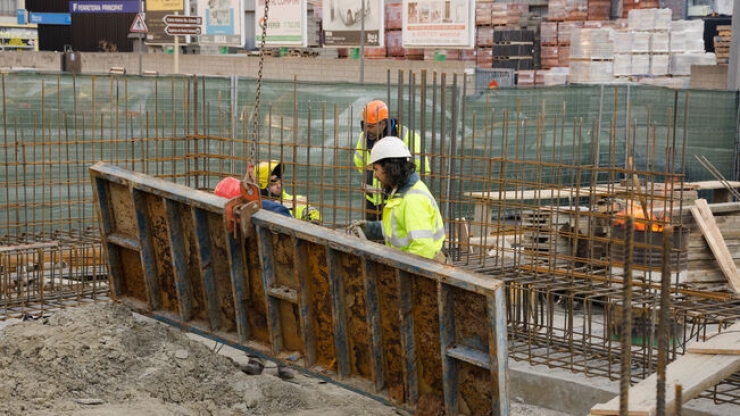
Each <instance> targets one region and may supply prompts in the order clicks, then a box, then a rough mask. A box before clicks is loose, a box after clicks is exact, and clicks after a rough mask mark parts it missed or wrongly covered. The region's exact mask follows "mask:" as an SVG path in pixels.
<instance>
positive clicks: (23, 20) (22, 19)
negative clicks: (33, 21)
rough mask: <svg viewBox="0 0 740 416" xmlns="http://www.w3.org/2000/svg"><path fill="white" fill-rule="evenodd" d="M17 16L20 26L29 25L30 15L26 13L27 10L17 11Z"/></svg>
mask: <svg viewBox="0 0 740 416" xmlns="http://www.w3.org/2000/svg"><path fill="white" fill-rule="evenodd" d="M15 15H16V16H17V17H18V24H19V25H27V24H28V13H26V9H16V10H15Z"/></svg>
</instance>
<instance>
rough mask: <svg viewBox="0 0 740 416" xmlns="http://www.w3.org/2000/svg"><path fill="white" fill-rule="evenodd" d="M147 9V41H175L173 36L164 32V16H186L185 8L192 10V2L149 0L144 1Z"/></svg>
mask: <svg viewBox="0 0 740 416" xmlns="http://www.w3.org/2000/svg"><path fill="white" fill-rule="evenodd" d="M144 6H145V10H146V17H145V18H144V21H145V22H146V27H147V29H148V32H147V35H146V41H147V43H173V42H174V41H175V40H174V38H173V37H172V36H170V35H168V34H166V33H165V32H164V27H165V23H164V20H162V19H164V17H165V16H166V15H168V14H179V15H181V16H185V14H186V13H185V10H190V3H189V2H188V1H186V0H147V1H146V2H145V3H144Z"/></svg>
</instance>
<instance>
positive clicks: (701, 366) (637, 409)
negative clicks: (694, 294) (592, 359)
mask: <svg viewBox="0 0 740 416" xmlns="http://www.w3.org/2000/svg"><path fill="white" fill-rule="evenodd" d="M725 335H731V334H730V333H729V332H728V333H726V334H725V333H722V334H719V335H717V337H724V336H725ZM738 370H740V356H737V355H724V354H692V353H687V354H686V355H683V356H682V357H681V358H679V359H677V360H676V361H674V362H672V363H670V364H669V365H668V367H667V368H666V386H665V408H666V409H672V408H674V407H675V405H676V385H677V384H680V385H681V387H682V394H681V402H682V403H681V404H683V403H686V402H688V401H689V400H691V399H693V398H695V397H697V396H699V395H700V394H701V393H703V392H704V391H705V390H706V389H708V388H711V387H712V386H714V385H715V384H717V383H719V382H720V381H722V380H724V379H726V378H727V377H729V376H731V375H732V374H734V373H736V372H737V371H738ZM657 378H658V376H657V373H656V374H653V375H651V376H650V377H648V378H646V379H645V380H643V381H641V382H640V383H638V384H636V385H635V386H633V387H632V388H631V389H630V391H629V403H628V407H627V408H628V410H627V414H628V415H629V416H654V415H656V413H657V401H656V395H657V391H656V387H655V386H656V385H657ZM619 399H620V398H619V396H617V397H615V398H614V399H612V400H610V401H609V402H607V403H601V404H597V405H596V406H594V407H592V408H591V412H590V414H591V415H594V416H596V415H599V416H618V415H619V414H620V413H619Z"/></svg>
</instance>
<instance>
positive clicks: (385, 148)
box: [370, 136, 411, 164]
mask: <svg viewBox="0 0 740 416" xmlns="http://www.w3.org/2000/svg"><path fill="white" fill-rule="evenodd" d="M396 157H411V152H409V148H408V147H406V144H405V143H404V142H403V140H401V139H399V138H398V137H393V136H388V137H384V138H383V139H380V140H379V141H378V142H377V143H375V146H373V149H372V150H371V151H370V164H373V163H375V162H377V161H379V160H383V159H388V158H396Z"/></svg>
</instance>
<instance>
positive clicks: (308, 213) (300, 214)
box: [278, 191, 321, 222]
mask: <svg viewBox="0 0 740 416" xmlns="http://www.w3.org/2000/svg"><path fill="white" fill-rule="evenodd" d="M278 202H280V203H281V204H283V205H285V206H286V207H287V208H288V209H289V210H290V214H291V215H293V218H297V219H299V220H303V221H312V222H319V221H321V212H319V210H318V209H317V208H314V207H312V206H310V205H308V203H307V202H306V197H305V196H302V195H296V197H295V206H293V195H291V194H289V193H287V192H285V191H283V193H282V195H281V196H280V200H279V201H278Z"/></svg>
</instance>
